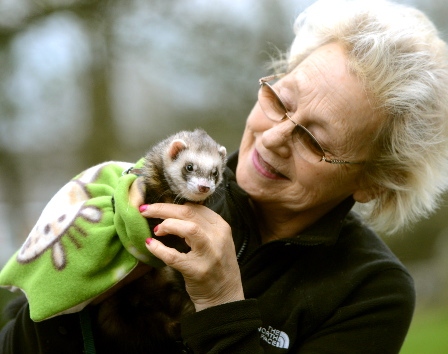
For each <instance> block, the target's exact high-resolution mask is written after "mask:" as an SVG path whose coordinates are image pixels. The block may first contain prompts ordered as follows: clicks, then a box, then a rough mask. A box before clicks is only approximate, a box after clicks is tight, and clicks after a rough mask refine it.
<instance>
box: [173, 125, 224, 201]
mask: <svg viewBox="0 0 448 354" xmlns="http://www.w3.org/2000/svg"><path fill="white" fill-rule="evenodd" d="M195 132H197V131H195ZM226 154H227V151H226V148H225V147H224V146H220V145H218V144H217V143H216V142H215V141H214V140H212V139H211V138H210V137H209V136H208V135H205V136H201V137H200V139H192V137H188V138H187V139H182V138H178V139H174V140H173V141H172V142H171V143H170V145H169V148H168V151H167V156H166V159H167V161H166V162H165V168H166V171H165V175H166V178H167V180H168V181H169V184H170V187H171V189H172V191H173V193H174V194H175V195H176V199H178V198H183V199H186V200H188V201H191V202H195V203H200V202H203V201H204V200H205V199H207V198H208V197H209V196H210V195H212V194H213V192H215V190H216V188H217V187H218V185H219V184H220V183H221V181H222V174H223V171H224V166H225V163H226Z"/></svg>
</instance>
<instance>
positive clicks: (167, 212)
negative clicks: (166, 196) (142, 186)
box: [139, 203, 218, 223]
mask: <svg viewBox="0 0 448 354" xmlns="http://www.w3.org/2000/svg"><path fill="white" fill-rule="evenodd" d="M139 209H140V213H141V214H142V216H144V217H146V218H158V219H168V218H175V219H181V220H197V219H198V218H205V219H206V220H209V221H210V222H211V223H214V222H216V220H215V219H217V217H218V214H216V213H215V212H214V211H212V210H211V209H209V208H207V207H205V206H203V205H199V204H193V203H186V204H184V205H179V204H170V203H155V204H150V205H148V204H145V205H142V206H140V208H139Z"/></svg>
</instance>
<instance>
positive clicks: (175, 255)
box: [146, 238, 185, 268]
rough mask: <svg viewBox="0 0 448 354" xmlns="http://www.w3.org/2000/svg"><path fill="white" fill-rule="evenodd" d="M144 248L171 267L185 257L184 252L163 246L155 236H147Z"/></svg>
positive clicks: (174, 266)
mask: <svg viewBox="0 0 448 354" xmlns="http://www.w3.org/2000/svg"><path fill="white" fill-rule="evenodd" d="M146 248H147V249H148V251H149V252H151V253H152V254H153V255H154V256H156V257H157V258H159V259H160V260H162V261H163V262H164V263H165V264H166V265H169V266H171V267H173V268H177V267H176V264H179V262H181V261H182V260H183V258H184V257H185V254H184V253H180V252H178V251H176V250H175V249H174V248H170V247H167V246H165V245H164V244H163V243H162V242H160V241H159V240H156V239H155V238H148V239H147V240H146Z"/></svg>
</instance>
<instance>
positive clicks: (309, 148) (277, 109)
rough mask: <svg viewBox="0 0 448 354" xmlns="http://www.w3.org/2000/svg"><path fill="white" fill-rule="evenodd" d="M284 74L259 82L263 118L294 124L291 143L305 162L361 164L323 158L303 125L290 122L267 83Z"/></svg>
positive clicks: (280, 101) (322, 153) (315, 142)
mask: <svg viewBox="0 0 448 354" xmlns="http://www.w3.org/2000/svg"><path fill="white" fill-rule="evenodd" d="M283 75H284V74H277V75H270V76H266V77H262V78H261V79H260V80H258V81H259V83H260V90H259V91H258V103H259V104H260V107H261V109H262V110H263V112H264V114H265V116H266V117H267V118H268V119H269V120H271V121H273V122H276V123H280V122H282V121H284V120H285V119H289V120H290V121H291V122H292V123H293V124H294V126H295V127H294V130H293V132H292V134H291V137H292V141H293V144H294V147H295V149H296V150H297V152H298V154H299V155H300V156H301V157H302V158H303V159H304V160H306V161H308V162H311V163H317V162H320V161H325V162H328V163H332V164H338V165H343V164H360V163H362V162H358V161H357V162H350V161H345V160H338V159H330V158H328V157H326V156H325V151H324V149H323V148H322V146H321V145H320V143H319V142H318V141H317V139H316V138H315V137H314V135H313V134H311V132H310V131H309V130H308V129H306V128H305V127H304V126H303V125H301V124H298V123H296V122H294V121H293V120H292V118H291V117H290V116H289V114H288V110H287V109H286V106H285V104H284V103H283V101H282V100H281V98H280V97H279V95H278V94H277V92H275V90H274V88H273V87H272V86H271V85H270V84H269V83H268V81H272V80H275V79H278V78H279V77H281V76H283Z"/></svg>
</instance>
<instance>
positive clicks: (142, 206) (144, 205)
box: [138, 204, 148, 213]
mask: <svg viewBox="0 0 448 354" xmlns="http://www.w3.org/2000/svg"><path fill="white" fill-rule="evenodd" d="M146 209H148V205H147V204H143V205H140V207H139V208H138V210H140V212H141V213H142V212H144V211H145V210H146Z"/></svg>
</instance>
